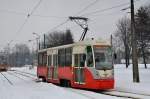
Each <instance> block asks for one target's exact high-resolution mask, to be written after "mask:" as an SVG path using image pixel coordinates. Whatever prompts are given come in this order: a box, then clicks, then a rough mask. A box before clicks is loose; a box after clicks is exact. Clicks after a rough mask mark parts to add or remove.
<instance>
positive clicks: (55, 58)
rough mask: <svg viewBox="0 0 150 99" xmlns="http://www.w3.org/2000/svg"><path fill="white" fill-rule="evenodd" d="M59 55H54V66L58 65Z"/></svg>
mask: <svg viewBox="0 0 150 99" xmlns="http://www.w3.org/2000/svg"><path fill="white" fill-rule="evenodd" d="M57 60H58V55H56V54H54V55H53V66H57V65H58V61H57Z"/></svg>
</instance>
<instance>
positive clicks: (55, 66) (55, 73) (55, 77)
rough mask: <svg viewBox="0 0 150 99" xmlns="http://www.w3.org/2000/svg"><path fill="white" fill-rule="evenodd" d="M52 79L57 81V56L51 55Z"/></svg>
mask: <svg viewBox="0 0 150 99" xmlns="http://www.w3.org/2000/svg"><path fill="white" fill-rule="evenodd" d="M53 66H54V67H53V79H58V55H57V54H54V55H53Z"/></svg>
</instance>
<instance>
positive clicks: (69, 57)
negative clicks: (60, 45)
mask: <svg viewBox="0 0 150 99" xmlns="http://www.w3.org/2000/svg"><path fill="white" fill-rule="evenodd" d="M65 66H72V48H66V49H65Z"/></svg>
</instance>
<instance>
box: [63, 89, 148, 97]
mask: <svg viewBox="0 0 150 99" xmlns="http://www.w3.org/2000/svg"><path fill="white" fill-rule="evenodd" d="M65 89H66V90H68V91H71V92H74V93H77V94H80V95H82V96H85V97H87V98H88V99H97V98H95V97H93V96H91V95H88V92H87V91H89V92H94V93H98V94H101V95H107V96H114V97H118V98H124V99H150V95H145V94H137V93H132V92H131V93H130V92H123V91H114V90H113V91H93V90H82V89H73V88H65ZM114 92H116V93H114Z"/></svg>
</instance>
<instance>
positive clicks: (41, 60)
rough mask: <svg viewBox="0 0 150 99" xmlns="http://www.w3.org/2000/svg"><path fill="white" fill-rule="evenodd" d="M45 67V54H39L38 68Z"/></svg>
mask: <svg viewBox="0 0 150 99" xmlns="http://www.w3.org/2000/svg"><path fill="white" fill-rule="evenodd" d="M41 65H43V54H42V53H39V54H38V66H41Z"/></svg>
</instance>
